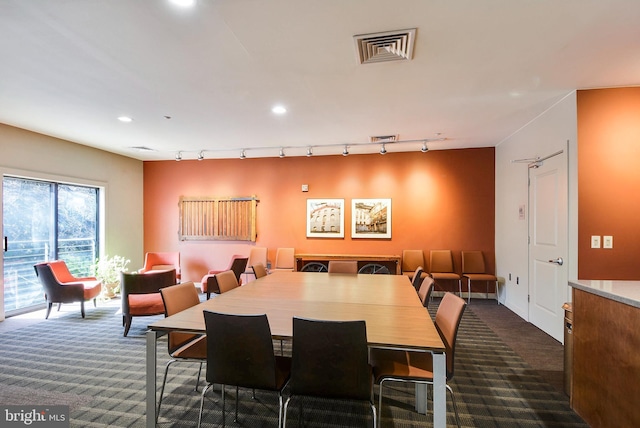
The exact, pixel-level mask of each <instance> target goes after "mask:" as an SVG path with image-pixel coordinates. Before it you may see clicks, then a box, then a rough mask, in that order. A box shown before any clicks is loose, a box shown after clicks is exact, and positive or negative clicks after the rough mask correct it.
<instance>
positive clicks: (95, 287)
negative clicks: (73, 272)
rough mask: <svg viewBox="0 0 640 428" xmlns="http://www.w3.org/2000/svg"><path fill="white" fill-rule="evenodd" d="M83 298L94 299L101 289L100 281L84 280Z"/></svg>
mask: <svg viewBox="0 0 640 428" xmlns="http://www.w3.org/2000/svg"><path fill="white" fill-rule="evenodd" d="M82 285H84V300H91V299H95V298H96V297H98V296H99V295H100V292H101V291H102V282H100V281H84V282H83V283H82Z"/></svg>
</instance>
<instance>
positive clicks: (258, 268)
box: [251, 263, 267, 279]
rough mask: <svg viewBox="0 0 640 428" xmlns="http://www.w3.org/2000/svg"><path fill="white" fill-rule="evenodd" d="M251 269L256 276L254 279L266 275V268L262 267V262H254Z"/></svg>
mask: <svg viewBox="0 0 640 428" xmlns="http://www.w3.org/2000/svg"><path fill="white" fill-rule="evenodd" d="M251 269H253V274H254V275H255V276H256V279H257V278H262V277H263V276H267V268H266V267H264V265H263V264H262V263H256V264H255V265H253V266H251Z"/></svg>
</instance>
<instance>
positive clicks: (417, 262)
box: [402, 250, 427, 280]
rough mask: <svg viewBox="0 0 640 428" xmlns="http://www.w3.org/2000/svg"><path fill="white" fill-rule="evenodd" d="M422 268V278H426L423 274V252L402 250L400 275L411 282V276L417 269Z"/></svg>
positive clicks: (424, 273)
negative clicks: (405, 276) (406, 277)
mask: <svg viewBox="0 0 640 428" xmlns="http://www.w3.org/2000/svg"><path fill="white" fill-rule="evenodd" d="M420 266H422V267H423V273H422V276H423V277H425V276H427V274H426V272H424V266H425V264H424V251H422V250H402V274H403V275H407V276H408V277H409V279H410V280H413V275H414V274H415V271H416V269H417V268H418V267H420Z"/></svg>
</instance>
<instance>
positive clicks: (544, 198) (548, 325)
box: [529, 149, 568, 342]
mask: <svg viewBox="0 0 640 428" xmlns="http://www.w3.org/2000/svg"><path fill="white" fill-rule="evenodd" d="M529 208H530V215H529V321H530V322H531V323H532V324H534V325H535V326H537V327H538V328H540V329H541V330H542V331H544V332H546V333H547V334H549V335H550V336H552V337H553V338H555V339H556V340H558V341H560V342H562V341H563V340H564V310H563V309H562V304H563V303H564V302H565V299H566V296H567V287H568V285H567V264H566V263H565V262H566V260H567V246H568V236H567V222H568V215H567V153H566V149H565V150H563V152H562V153H560V154H557V155H554V156H551V157H549V158H548V159H545V160H543V161H541V162H537V163H536V164H535V167H531V166H530V168H529Z"/></svg>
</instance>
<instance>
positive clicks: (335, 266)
mask: <svg viewBox="0 0 640 428" xmlns="http://www.w3.org/2000/svg"><path fill="white" fill-rule="evenodd" d="M327 271H328V272H329V273H353V274H357V273H358V262H357V261H356V260H329V266H328V267H327Z"/></svg>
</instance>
